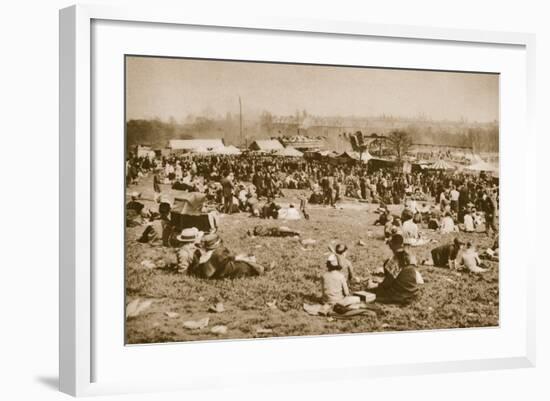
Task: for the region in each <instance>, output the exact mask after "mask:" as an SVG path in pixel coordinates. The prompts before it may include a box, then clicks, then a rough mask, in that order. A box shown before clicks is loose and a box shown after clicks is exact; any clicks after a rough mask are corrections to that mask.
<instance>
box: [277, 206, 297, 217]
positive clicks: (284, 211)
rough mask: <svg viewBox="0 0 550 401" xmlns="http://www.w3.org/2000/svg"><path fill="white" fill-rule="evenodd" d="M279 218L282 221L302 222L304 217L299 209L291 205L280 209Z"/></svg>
mask: <svg viewBox="0 0 550 401" xmlns="http://www.w3.org/2000/svg"><path fill="white" fill-rule="evenodd" d="M278 218H279V219H280V220H300V219H301V218H302V216H301V215H300V212H299V211H298V209H296V208H295V207H294V205H293V204H290V206H289V207H288V208H280V209H279V213H278Z"/></svg>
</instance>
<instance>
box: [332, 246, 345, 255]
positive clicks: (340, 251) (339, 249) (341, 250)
mask: <svg viewBox="0 0 550 401" xmlns="http://www.w3.org/2000/svg"><path fill="white" fill-rule="evenodd" d="M347 250H348V247H347V245H346V244H338V245H336V249H335V251H336V253H337V254H338V255H341V254H343V253H344V252H346V251H347Z"/></svg>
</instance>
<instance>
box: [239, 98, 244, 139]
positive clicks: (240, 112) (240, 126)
mask: <svg viewBox="0 0 550 401" xmlns="http://www.w3.org/2000/svg"><path fill="white" fill-rule="evenodd" d="M239 132H240V142H241V146H243V105H242V102H241V97H240V96H239Z"/></svg>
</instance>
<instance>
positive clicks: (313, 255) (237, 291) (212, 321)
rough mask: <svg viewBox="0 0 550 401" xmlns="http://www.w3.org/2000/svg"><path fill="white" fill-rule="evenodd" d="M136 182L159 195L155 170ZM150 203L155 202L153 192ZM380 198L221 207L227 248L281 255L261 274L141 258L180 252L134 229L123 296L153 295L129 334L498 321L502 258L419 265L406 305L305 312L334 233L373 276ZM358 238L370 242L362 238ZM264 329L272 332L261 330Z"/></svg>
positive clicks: (478, 238)
mask: <svg viewBox="0 0 550 401" xmlns="http://www.w3.org/2000/svg"><path fill="white" fill-rule="evenodd" d="M166 189H167V186H165V188H164V190H166ZM131 190H137V191H139V192H142V196H143V197H144V198H149V199H152V184H151V181H150V179H144V180H143V181H142V182H141V183H140V184H139V185H138V186H135V187H132V188H131ZM284 192H285V198H284V199H281V200H280V203H282V204H284V203H287V202H297V195H298V194H297V191H291V190H285V191H284ZM144 203H145V204H146V206H148V207H153V206H154V204H153V202H152V201H145V202H144ZM376 206H377V205H368V204H364V203H359V202H355V201H353V200H349V201H346V202H344V203H343V204H342V205H341V208H337V209H333V208H324V207H316V208H313V207H311V208H310V209H309V213H310V216H311V218H310V220H301V221H294V222H282V221H277V220H261V219H257V218H251V217H248V214H244V213H241V214H234V215H226V216H223V217H222V219H221V222H220V229H219V235H220V236H221V237H222V238H223V240H224V243H225V245H226V246H227V247H228V248H229V249H231V250H232V251H234V252H236V253H252V254H254V255H255V256H256V259H257V261H258V263H261V264H263V265H266V266H267V265H269V264H270V263H271V262H274V263H275V267H274V268H273V269H272V270H271V271H269V272H267V273H266V274H265V275H263V276H260V277H256V278H244V279H238V280H211V281H208V280H201V279H196V278H193V277H188V276H187V275H185V274H177V273H173V272H170V271H169V270H166V269H162V268H152V269H151V268H146V267H143V265H142V262H143V261H152V262H153V263H155V262H156V261H157V260H161V259H164V260H166V261H167V262H169V261H171V260H172V261H174V260H175V254H174V250H172V249H167V248H162V247H159V246H155V247H153V246H151V245H148V244H140V243H138V242H137V241H136V239H137V238H138V237H139V236H140V234H141V233H142V231H143V227H135V228H128V229H127V238H126V242H127V243H126V246H127V250H126V252H127V258H126V269H127V270H126V298H127V299H126V302H127V303H128V302H130V301H132V300H135V299H137V298H139V299H141V300H152V301H153V303H152V304H151V306H150V307H149V308H148V309H146V310H144V311H143V312H142V313H140V314H139V315H138V316H136V317H133V318H128V319H127V321H126V341H127V343H129V344H137V343H161V342H174V341H190V340H211V339H220V338H223V339H230V338H231V339H235V338H254V337H266V336H301V335H321V334H338V333H366V332H379V331H402V330H428V329H448V328H465V327H487V326H498V323H499V320H498V316H499V285H498V284H499V283H498V277H499V274H498V263H495V262H488V264H489V265H490V267H491V270H490V272H487V273H485V274H484V275H483V276H476V275H471V274H468V273H464V272H461V273H458V272H454V271H450V270H448V269H442V268H437V267H429V266H419V271H420V272H421V274H422V276H423V278H424V280H425V284H423V285H422V286H421V290H420V296H419V299H418V300H417V301H416V302H414V303H413V304H412V305H409V306H406V307H400V306H392V305H381V306H380V312H379V313H377V314H374V313H373V314H369V315H363V316H357V317H354V318H352V319H347V320H343V319H334V318H327V317H320V316H310V315H308V314H307V313H306V312H304V311H303V309H302V305H303V304H304V303H316V302H319V301H320V296H321V284H320V276H321V274H322V273H324V272H325V267H324V265H325V260H326V257H327V254H328V248H327V246H328V244H329V242H330V241H339V242H345V243H346V244H347V245H348V247H349V248H350V250H349V252H348V254H349V259H350V260H351V261H352V263H353V266H354V269H355V272H356V274H357V275H359V276H360V277H362V278H368V277H369V276H370V271H371V270H372V269H373V268H374V267H375V266H379V265H381V264H382V263H383V261H384V260H385V258H387V257H388V256H389V255H390V254H389V249H388V248H387V246H386V245H385V243H384V241H383V240H382V237H383V229H382V227H380V226H373V223H374V221H375V220H376V219H377V217H378V215H377V214H375V213H373V212H372V210H374V209H375V208H376ZM396 211H399V209H396ZM256 225H267V226H273V225H285V226H288V227H290V228H293V229H297V230H299V231H301V232H302V239H308V238H312V239H314V240H316V241H317V242H316V244H315V245H313V246H312V247H311V248H308V249H306V248H304V247H302V245H301V244H300V243H299V242H298V241H296V240H294V239H291V238H265V237H262V238H258V237H249V236H247V234H246V231H247V230H248V229H251V228H253V227H254V226H256ZM424 232H425V233H426V234H427V236H428V237H430V238H435V239H437V241H438V244H442V243H446V242H450V241H452V239H453V238H454V236H455V235H446V236H441V235H439V234H436V233H435V232H433V231H429V230H424ZM458 236H459V237H460V238H462V239H464V240H470V241H473V242H474V243H475V244H476V246H477V247H478V249H479V250H481V249H485V248H486V247H488V246H490V245H491V244H492V241H493V240H492V239H491V238H488V237H487V236H486V235H485V234H481V233H479V234H478V233H474V234H464V233H459V234H458ZM359 240H362V241H363V242H364V243H365V244H366V245H365V246H361V245H358V241H359ZM434 246H436V245H435V244H428V245H425V246H422V247H417V248H414V249H413V250H412V253H414V254H415V255H416V257H417V258H418V260H419V261H420V260H422V259H423V258H425V257H427V256H428V255H429V251H430V249H431V248H433V247H434ZM359 289H364V288H362V286H361V285H360V284H359V285H358V284H355V285H352V290H359ZM217 302H222V303H223V305H224V307H225V311H224V312H222V313H211V312H209V311H208V308H209V307H210V306H211V305H212V304H215V303H217ZM166 312H176V313H177V314H178V316H175V315H172V316H175V317H169V316H167V315H166ZM204 317H209V325H208V327H205V328H203V329H196V330H191V329H187V328H185V327H184V326H183V322H184V321H187V320H197V319H201V318H204ZM216 325H225V326H227V329H228V330H227V332H226V333H225V334H212V333H211V332H210V329H211V327H213V326H216ZM265 329H269V330H268V331H270V332H269V333H265V332H262V331H263V330H265ZM258 330H260V333H258Z"/></svg>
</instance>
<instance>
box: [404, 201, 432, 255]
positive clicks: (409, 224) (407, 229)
mask: <svg viewBox="0 0 550 401" xmlns="http://www.w3.org/2000/svg"><path fill="white" fill-rule="evenodd" d="M405 210H407V209H405ZM404 219H406V220H405V221H404V222H403V227H402V230H401V231H402V232H403V239H404V242H405V245H410V246H422V245H425V244H427V243H428V242H429V241H428V240H427V239H425V238H422V237H421V235H420V232H419V231H418V226H417V225H416V223H415V222H414V221H413V216H412V213H411V212H408V211H407V213H404Z"/></svg>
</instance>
